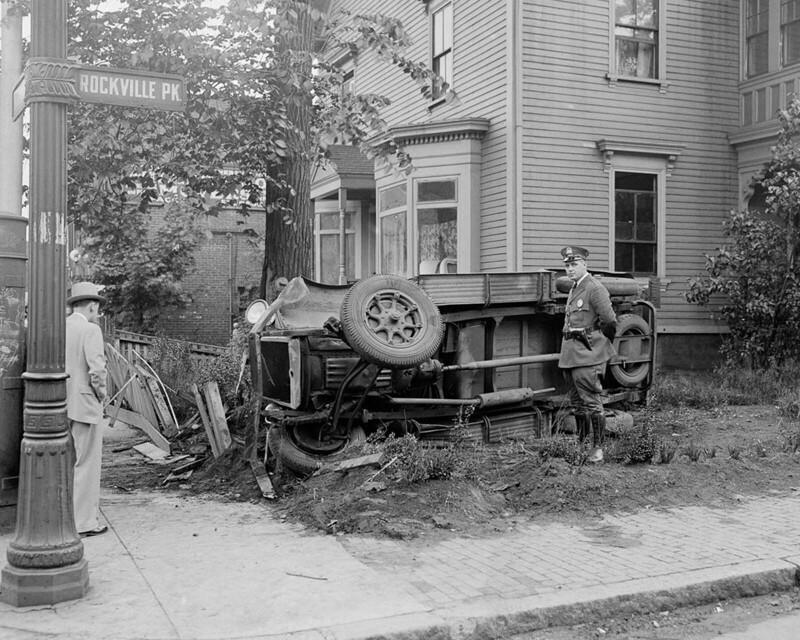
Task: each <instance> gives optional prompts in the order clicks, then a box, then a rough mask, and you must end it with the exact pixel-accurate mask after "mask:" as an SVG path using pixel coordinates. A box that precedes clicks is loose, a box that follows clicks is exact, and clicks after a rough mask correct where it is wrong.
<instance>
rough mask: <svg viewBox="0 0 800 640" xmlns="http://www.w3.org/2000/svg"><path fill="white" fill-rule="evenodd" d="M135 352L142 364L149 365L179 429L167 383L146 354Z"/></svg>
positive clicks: (173, 420)
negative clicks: (151, 364) (152, 365)
mask: <svg viewBox="0 0 800 640" xmlns="http://www.w3.org/2000/svg"><path fill="white" fill-rule="evenodd" d="M134 353H135V355H137V356H139V360H141V362H142V364H143V365H144V366H145V367H147V370H148V371H149V372H150V374H151V375H152V376H153V378H155V380H156V384H157V386H158V388H159V389H160V390H161V392H162V396H163V398H164V403H165V404H166V406H167V409H168V410H169V415H170V418H171V421H172V424H174V425H175V429H176V430H177V429H178V416H176V415H175V410H174V409H173V408H172V402H170V399H169V393H167V389H168V387H167V385H165V384H164V382H163V381H162V380H161V378H159V376H158V373H157V372H156V370H155V369H153V367H151V366H150V363H149V362H148V361H147V360H146V359H145V357H144V356H142V355H141V354H140V353H138V352H136V351H135V352H134ZM148 379H149V378H148ZM173 392H174V391H173Z"/></svg>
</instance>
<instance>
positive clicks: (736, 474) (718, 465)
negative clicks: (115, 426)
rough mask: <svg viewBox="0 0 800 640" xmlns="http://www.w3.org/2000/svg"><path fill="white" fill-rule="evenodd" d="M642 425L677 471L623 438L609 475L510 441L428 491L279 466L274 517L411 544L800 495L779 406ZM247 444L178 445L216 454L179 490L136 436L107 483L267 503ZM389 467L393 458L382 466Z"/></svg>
mask: <svg viewBox="0 0 800 640" xmlns="http://www.w3.org/2000/svg"><path fill="white" fill-rule="evenodd" d="M633 415H634V423H635V424H637V425H638V424H643V423H645V422H647V423H648V424H652V429H653V434H654V436H655V438H656V441H659V442H664V443H666V447H665V448H666V449H667V450H670V449H672V450H674V451H675V453H674V457H673V458H672V459H671V461H669V462H668V463H650V464H631V463H630V462H626V461H625V460H624V459H623V458H622V457H621V452H622V451H623V450H624V447H623V446H622V441H623V440H622V439H621V438H614V437H613V435H614V434H611V436H612V437H610V438H609V440H608V442H607V446H606V461H605V462H604V463H601V464H598V465H592V464H590V463H584V464H580V462H577V463H573V464H569V463H568V462H566V461H565V460H564V459H562V458H555V457H548V456H546V455H544V453H545V452H546V451H547V449H546V448H545V449H543V446H544V445H545V444H546V441H542V440H539V441H534V440H532V441H527V442H504V443H498V444H492V445H482V446H467V447H465V448H464V449H463V450H454V451H455V453H453V455H455V456H457V457H458V459H459V461H460V462H462V463H466V466H467V467H468V468H469V469H471V472H470V473H468V474H466V475H464V474H455V475H454V476H453V477H451V478H449V479H437V480H428V481H425V482H408V481H406V480H405V477H407V476H405V477H404V474H403V473H400V472H399V470H398V469H397V465H396V464H395V465H392V464H389V465H388V466H387V467H386V468H385V469H383V470H381V468H376V466H366V467H358V468H354V469H351V470H348V471H338V472H329V473H323V474H319V475H315V476H312V477H309V478H298V477H296V476H293V475H291V474H289V473H287V472H285V471H283V470H282V469H280V466H279V465H278V468H275V467H274V465H273V463H272V462H270V464H269V470H270V477H271V479H272V482H273V485H274V487H275V490H276V494H277V499H275V500H274V502H273V504H274V508H275V511H276V513H278V514H279V515H280V516H282V517H285V518H286V519H288V520H289V521H293V522H298V523H302V524H303V525H305V526H307V527H309V528H312V529H318V530H320V531H325V532H327V533H335V534H348V533H358V534H364V535H374V536H390V537H394V538H403V539H410V538H415V537H418V536H426V537H427V538H430V537H431V536H448V535H467V534H468V535H474V536H480V535H488V534H491V533H493V532H496V531H506V530H509V529H513V528H514V527H515V526H517V525H518V524H519V523H521V522H524V521H525V520H527V519H536V520H537V521H543V520H548V519H549V520H569V521H576V520H580V519H584V518H593V517H600V516H603V515H604V514H608V513H613V512H633V511H636V510H639V509H642V508H663V507H671V506H685V505H692V504H705V505H715V506H725V505H726V504H735V503H736V502H737V501H739V500H741V499H742V497H746V496H758V495H766V494H772V493H784V492H790V491H797V489H798V487H800V451H792V446H791V443H794V444H795V449H797V446H796V444H797V442H798V440H800V436H799V435H798V434H800V423H798V422H792V421H790V420H789V419H788V418H786V417H783V416H782V415H781V414H780V412H779V410H778V408H777V407H775V406H770V405H759V406H731V407H720V408H718V409H713V410H701V409H691V408H678V409H667V410H661V411H652V410H648V411H647V413H644V412H638V413H636V412H634V414H633ZM635 428H638V427H635ZM237 440H238V442H235V443H234V446H233V447H232V448H231V449H229V450H228V451H227V452H226V453H225V454H224V455H223V456H222V457H220V458H218V459H216V460H214V459H213V457H212V456H211V454H210V452H209V451H208V450H207V448H204V444H205V439H204V434H203V432H202V430H199V431H197V432H196V433H195V434H194V435H193V436H192V437H191V438H188V439H184V440H181V441H180V442H176V443H174V447H173V449H174V452H175V453H177V454H181V453H183V454H184V455H186V454H188V453H190V452H194V453H196V452H197V451H198V450H205V452H206V453H205V455H207V458H206V461H205V462H204V463H203V464H202V465H201V466H200V467H199V468H197V469H195V470H194V471H192V473H191V475H190V477H188V478H183V479H178V480H176V481H172V480H173V478H172V477H171V476H170V471H171V470H172V469H173V468H175V467H177V466H180V465H181V464H185V463H186V461H187V459H183V460H179V461H176V462H170V461H166V462H161V463H155V462H152V461H149V460H148V459H147V458H145V457H144V456H143V455H142V454H140V453H139V452H138V451H135V450H133V449H130V448H125V447H129V446H131V445H133V444H136V443H138V442H143V441H146V437H144V436H143V434H141V433H140V432H138V431H135V430H130V431H126V432H123V433H120V434H118V436H117V437H115V438H113V439H112V438H110V439H109V440H108V441H107V442H106V445H105V457H104V462H103V484H104V486H106V487H107V488H112V489H116V490H118V491H134V490H137V489H149V490H156V491H169V492H179V493H185V494H204V495H206V496H211V497H216V498H217V499H220V500H226V501H248V500H249V501H259V500H263V498H262V497H261V493H260V490H259V488H258V485H257V483H256V481H255V477H254V475H253V471H252V470H251V468H250V466H249V464H247V463H246V462H245V456H244V448H243V446H242V444H243V440H242V439H241V438H237ZM573 441H574V439H573V438H569V439H568V440H567V441H566V442H567V443H572V442H573ZM543 443H544V444H543ZM121 449H124V450H121ZM363 453H364V452H363V451H358V450H354V451H353V455H360V454H363ZM262 455H263V452H262ZM656 459H658V455H656ZM189 460H191V458H189ZM386 462H390V460H386V459H384V460H382V463H383V464H385V463H386Z"/></svg>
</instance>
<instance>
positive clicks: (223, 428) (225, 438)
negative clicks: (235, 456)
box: [203, 380, 231, 452]
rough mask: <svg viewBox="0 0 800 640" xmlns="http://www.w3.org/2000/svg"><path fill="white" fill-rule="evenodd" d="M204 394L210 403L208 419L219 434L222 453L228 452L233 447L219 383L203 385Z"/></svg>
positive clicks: (218, 442) (214, 381) (218, 438)
mask: <svg viewBox="0 0 800 640" xmlns="http://www.w3.org/2000/svg"><path fill="white" fill-rule="evenodd" d="M203 393H204V395H205V398H206V402H207V403H208V417H209V418H210V420H211V425H212V426H213V428H214V432H215V433H216V434H217V444H219V449H220V452H224V451H227V450H228V448H229V447H230V446H231V433H230V431H228V420H227V418H226V417H225V408H224V407H223V406H222V397H221V396H220V394H219V385H217V381H216V380H211V381H210V382H206V384H205V385H203Z"/></svg>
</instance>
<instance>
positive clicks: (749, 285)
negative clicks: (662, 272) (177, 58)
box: [686, 99, 800, 369]
mask: <svg viewBox="0 0 800 640" xmlns="http://www.w3.org/2000/svg"><path fill="white" fill-rule="evenodd" d="M798 133H800V101H798V100H797V99H794V100H793V101H792V103H791V104H790V105H789V107H788V108H787V110H786V111H783V112H782V113H781V132H780V135H779V139H778V144H777V145H776V146H775V147H774V148H773V152H772V159H771V161H770V163H769V165H768V166H767V167H766V169H765V170H764V172H763V174H762V176H761V178H760V186H761V187H762V188H763V189H764V191H765V192H766V203H767V210H766V212H758V211H740V212H733V213H731V217H730V219H728V220H726V221H725V222H724V233H725V237H726V244H725V245H724V246H722V247H718V248H717V250H716V253H715V254H714V255H709V254H706V265H705V270H706V275H704V276H700V277H696V278H692V279H690V280H689V291H688V293H687V294H686V299H687V300H688V301H689V302H694V303H697V304H700V305H708V304H710V303H712V302H715V303H716V302H719V303H720V305H719V314H720V315H721V316H722V318H723V319H724V320H725V321H726V322H727V324H728V327H729V328H730V335H729V336H727V337H726V342H725V346H724V351H723V353H724V355H725V356H726V357H727V359H728V361H729V362H732V363H733V362H741V361H747V362H749V363H750V365H751V366H752V367H753V368H755V369H765V368H768V367H770V366H771V365H780V364H781V363H783V362H784V361H785V360H787V359H797V358H798V357H800V340H797V335H798V331H800V261H798V259H797V258H798V251H799V250H800V145H798V142H797V140H796V138H797V135H798ZM712 315H713V314H712Z"/></svg>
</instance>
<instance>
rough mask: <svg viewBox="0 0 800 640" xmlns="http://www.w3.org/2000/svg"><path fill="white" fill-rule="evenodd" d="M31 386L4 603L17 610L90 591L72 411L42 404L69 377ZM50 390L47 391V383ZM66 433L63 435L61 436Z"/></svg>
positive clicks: (1, 589) (29, 378)
mask: <svg viewBox="0 0 800 640" xmlns="http://www.w3.org/2000/svg"><path fill="white" fill-rule="evenodd" d="M23 377H24V378H26V382H27V384H28V398H27V401H26V411H25V420H24V421H25V427H26V435H25V437H23V439H22V447H21V455H20V486H19V497H18V500H17V530H16V539H15V540H14V541H13V542H12V543H11V544H10V545H9V546H8V550H7V551H6V556H7V559H8V566H6V567H5V568H4V569H3V571H2V582H1V583H0V600H2V601H3V602H7V603H9V604H12V605H14V606H17V607H27V606H32V605H42V604H55V603H57V602H62V601H64V600H75V599H76V598H82V597H83V596H84V595H85V594H86V591H87V589H88V588H89V569H88V565H87V562H86V559H85V558H84V557H83V542H82V541H81V538H80V536H79V535H78V533H77V531H76V530H75V519H74V516H73V509H72V490H71V489H72V484H73V473H74V471H73V465H74V457H73V454H72V441H71V436H70V435H69V432H68V431H67V430H66V418H67V416H66V407H64V406H63V405H62V408H60V409H54V407H53V406H52V405H51V404H50V403H47V402H40V403H37V402H36V400H37V396H38V393H39V392H42V391H45V392H46V391H51V392H52V389H48V388H47V386H49V385H53V384H54V383H55V386H56V387H60V386H63V385H64V379H65V378H66V376H65V375H52V374H51V375H40V376H36V375H32V374H28V373H25V374H23ZM45 379H46V380H47V381H48V383H49V385H42V382H43V381H44V380H45ZM59 431H60V432H59Z"/></svg>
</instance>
